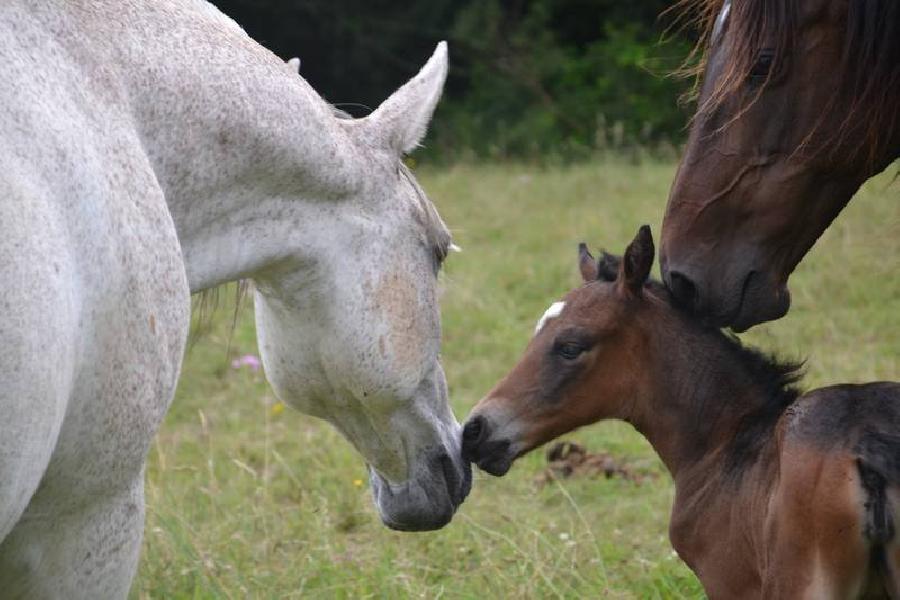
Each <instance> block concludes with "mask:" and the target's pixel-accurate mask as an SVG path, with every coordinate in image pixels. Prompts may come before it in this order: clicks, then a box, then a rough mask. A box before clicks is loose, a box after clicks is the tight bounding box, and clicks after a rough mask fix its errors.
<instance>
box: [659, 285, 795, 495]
mask: <svg viewBox="0 0 900 600" xmlns="http://www.w3.org/2000/svg"><path fill="white" fill-rule="evenodd" d="M646 290H647V291H649V292H650V293H652V294H653V295H654V296H656V297H658V298H660V299H662V300H663V301H664V302H666V303H667V304H668V305H669V307H671V308H672V310H673V311H675V313H676V314H678V315H679V317H680V318H681V320H682V322H683V323H684V324H685V325H686V327H688V328H689V329H690V330H691V331H693V332H694V333H696V334H697V335H698V336H700V337H702V338H705V339H708V340H709V341H710V343H711V344H712V345H713V346H714V347H715V348H717V349H718V350H720V351H721V355H722V356H724V357H725V359H726V360H730V361H732V362H733V365H734V367H735V368H736V370H737V369H739V370H740V372H741V373H742V374H743V375H744V377H745V379H746V381H747V382H748V384H750V385H752V386H754V387H755V388H756V389H757V390H759V391H760V392H761V394H760V395H759V397H760V402H758V403H757V404H755V405H752V406H740V405H737V404H736V403H732V402H729V401H728V399H727V398H719V397H716V398H714V402H712V403H711V402H709V398H706V397H704V396H708V395H710V394H709V393H707V394H704V393H703V392H705V391H707V390H704V389H703V388H702V385H703V384H702V383H699V382H698V385H699V386H701V387H700V388H699V389H698V390H696V392H697V393H696V394H695V395H696V397H697V398H698V400H699V401H700V403H701V405H700V406H698V408H699V410H700V413H701V414H699V415H698V416H699V417H700V421H699V422H698V424H697V427H698V429H700V432H699V433H700V435H699V436H698V437H699V439H700V444H701V446H699V447H698V448H697V451H698V452H704V451H705V450H706V448H705V441H706V439H708V438H709V435H708V434H709V433H711V432H712V430H713V429H714V428H715V427H716V425H717V422H718V417H720V416H722V415H724V414H726V413H727V412H729V411H737V412H738V413H741V412H743V414H742V415H741V416H740V417H739V423H740V424H739V425H738V428H737V430H736V433H735V436H734V438H733V439H732V440H731V442H730V443H729V444H728V449H727V452H728V456H727V458H726V471H727V473H728V474H729V475H730V476H732V477H734V478H736V479H737V478H740V476H741V474H742V473H743V472H744V469H745V467H746V466H747V465H749V464H751V463H752V462H753V460H754V459H756V458H757V456H758V455H759V451H760V449H761V448H762V446H763V445H764V444H765V443H766V442H767V441H768V440H769V439H770V436H771V432H772V431H773V430H774V428H775V425H776V423H777V422H778V420H779V419H780V418H781V416H782V415H783V414H784V412H785V410H787V408H788V407H789V406H791V405H792V404H793V403H794V402H795V401H796V400H797V398H798V397H799V396H800V394H801V393H802V390H801V389H800V387H799V386H798V385H797V384H798V383H799V382H800V380H801V379H802V377H803V367H804V361H788V360H782V359H780V358H778V357H777V356H776V355H774V354H769V353H766V352H762V351H760V350H758V349H756V348H752V347H750V346H745V345H744V344H742V343H741V340H740V339H739V338H738V337H737V336H736V335H734V334H733V333H731V332H726V331H723V330H721V329H718V328H716V327H712V326H710V325H707V324H706V323H704V322H702V321H700V320H698V319H697V318H696V317H694V316H693V315H691V314H690V313H688V312H687V311H686V310H684V309H683V308H681V307H680V306H679V305H678V303H676V302H674V298H673V297H672V295H671V293H670V292H669V291H668V289H667V288H666V287H665V285H663V284H662V283H661V282H659V281H655V280H651V281H648V282H647V284H646ZM707 392H710V391H707ZM731 414H734V412H731Z"/></svg>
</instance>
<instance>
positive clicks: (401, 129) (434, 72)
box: [362, 42, 447, 155]
mask: <svg viewBox="0 0 900 600" xmlns="http://www.w3.org/2000/svg"><path fill="white" fill-rule="evenodd" d="M446 79H447V42H441V43H439V44H438V45H437V48H435V50H434V54H432V55H431V58H429V59H428V62H427V63H425V66H424V67H422V70H421V71H419V73H418V74H417V75H416V76H415V77H413V78H412V79H410V80H409V81H408V82H407V83H406V85H404V86H403V87H401V88H400V89H399V90H397V91H396V92H394V93H393V94H391V97H390V98H388V99H387V100H385V101H384V102H383V103H382V104H381V106H379V107H378V108H377V109H375V112H373V113H372V114H370V115H369V116H368V117H366V118H365V119H363V120H362V121H363V122H364V125H363V127H364V129H365V130H366V131H367V132H368V133H369V135H370V136H371V137H372V138H373V139H375V141H376V143H379V144H381V145H383V146H386V147H388V148H389V149H391V150H393V151H394V152H395V153H396V154H398V155H402V154H406V153H407V152H410V151H411V150H412V149H414V148H415V147H416V146H418V145H419V143H420V142H421V141H422V138H424V137H425V132H426V131H427V130H428V123H429V121H431V115H432V114H433V113H434V109H435V107H437V103H438V100H440V98H441V93H442V92H443V90H444V81H445V80H446Z"/></svg>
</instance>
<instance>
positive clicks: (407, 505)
mask: <svg viewBox="0 0 900 600" xmlns="http://www.w3.org/2000/svg"><path fill="white" fill-rule="evenodd" d="M427 456H428V457H427V459H426V460H425V461H424V463H425V465H424V468H421V467H420V468H418V469H416V473H415V475H414V476H413V477H412V478H410V479H409V480H407V481H404V482H402V483H399V484H395V483H391V482H390V481H388V480H387V479H385V478H384V477H382V476H381V474H379V473H378V471H376V470H375V469H373V468H371V467H370V468H369V481H370V483H371V486H372V495H373V496H374V499H375V505H376V506H377V507H378V512H379V513H380V515H381V520H382V522H383V523H384V524H385V525H386V526H387V527H389V528H391V529H394V530H397V531H433V530H435V529H440V528H441V527H443V526H444V525H447V524H448V523H449V522H450V521H451V519H453V515H454V514H455V513H456V509H457V508H459V506H460V504H462V502H463V500H465V499H466V496H468V495H469V491H470V490H471V489H472V467H471V465H469V463H468V462H466V461H464V460H461V459H460V457H456V458H453V457H451V456H450V455H449V454H448V453H447V452H444V451H443V450H441V451H435V452H431V453H429V454H428V455H427Z"/></svg>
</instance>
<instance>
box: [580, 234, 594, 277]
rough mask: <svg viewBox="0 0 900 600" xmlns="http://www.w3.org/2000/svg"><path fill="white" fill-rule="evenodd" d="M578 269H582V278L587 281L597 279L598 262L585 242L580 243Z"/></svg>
mask: <svg viewBox="0 0 900 600" xmlns="http://www.w3.org/2000/svg"><path fill="white" fill-rule="evenodd" d="M578 270H579V271H581V279H582V280H584V282H585V283H590V282H592V281H596V279H597V263H596V261H594V257H593V256H591V252H590V251H589V250H588V247H587V244H585V243H584V242H581V243H580V244H578Z"/></svg>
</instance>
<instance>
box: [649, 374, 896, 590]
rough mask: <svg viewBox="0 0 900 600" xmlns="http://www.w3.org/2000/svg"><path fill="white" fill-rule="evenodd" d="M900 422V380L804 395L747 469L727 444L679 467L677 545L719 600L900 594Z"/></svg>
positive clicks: (683, 432)
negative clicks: (737, 467)
mask: <svg viewBox="0 0 900 600" xmlns="http://www.w3.org/2000/svg"><path fill="white" fill-rule="evenodd" d="M722 393H723V394H724V393H725V391H724V390H723V391H722ZM636 426H638V425H637V424H636ZM732 427H733V428H734V430H735V431H737V430H738V428H739V427H740V421H737V422H736V423H733V424H732ZM898 427H900V384H896V383H871V384H864V385H837V386H831V387H827V388H821V389H817V390H813V391H810V392H808V393H806V394H804V395H803V396H801V397H800V398H798V400H797V401H796V403H794V404H792V405H791V406H790V407H789V408H788V410H787V411H786V412H785V413H784V415H783V416H782V417H781V418H780V419H779V420H778V421H777V422H776V423H775V424H774V426H773V428H772V430H771V435H770V436H768V438H767V440H766V442H765V444H763V445H761V446H760V448H759V450H758V453H757V454H756V455H755V456H754V457H752V463H749V464H747V465H746V466H744V467H743V470H742V473H741V474H740V475H739V479H735V473H734V470H733V469H732V468H731V467H730V466H729V464H728V462H729V461H728V454H729V452H730V451H731V450H730V449H729V447H728V445H727V444H723V445H722V446H720V447H713V448H709V449H708V450H707V453H706V455H705V456H704V457H703V458H701V459H700V460H697V461H691V462H690V463H688V464H681V465H680V466H679V467H678V468H677V469H675V470H672V475H673V477H674V479H675V502H674V505H673V507H672V517H671V522H670V530H669V537H670V539H671V541H672V545H673V546H674V547H675V549H676V550H677V551H678V554H679V556H680V557H681V558H682V560H684V561H685V562H686V563H687V564H688V566H690V567H691V569H692V570H693V571H694V572H695V573H696V574H697V576H698V577H699V578H700V580H701V581H702V582H703V586H704V588H705V590H706V592H707V594H708V595H709V596H710V597H711V598H810V599H813V598H896V597H898V593H900V587H898V586H900V554H898V553H900V539H898V536H897V535H896V527H897V521H896V520H897V518H898V517H900V471H898V469H897V464H896V462H897V458H896V457H900V438H898V437H897V436H896V434H894V433H893V432H895V431H897V429H898ZM726 428H727V426H726ZM657 434H658V435H665V436H669V437H670V438H673V439H679V438H682V439H690V438H691V437H693V436H694V435H695V432H693V431H690V430H689V429H684V428H678V427H673V428H672V429H665V430H663V429H658V431H657ZM650 441H651V443H653V444H654V447H658V446H660V445H661V444H660V442H659V440H656V442H655V443H654V440H653V439H652V438H651V440H650Z"/></svg>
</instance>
